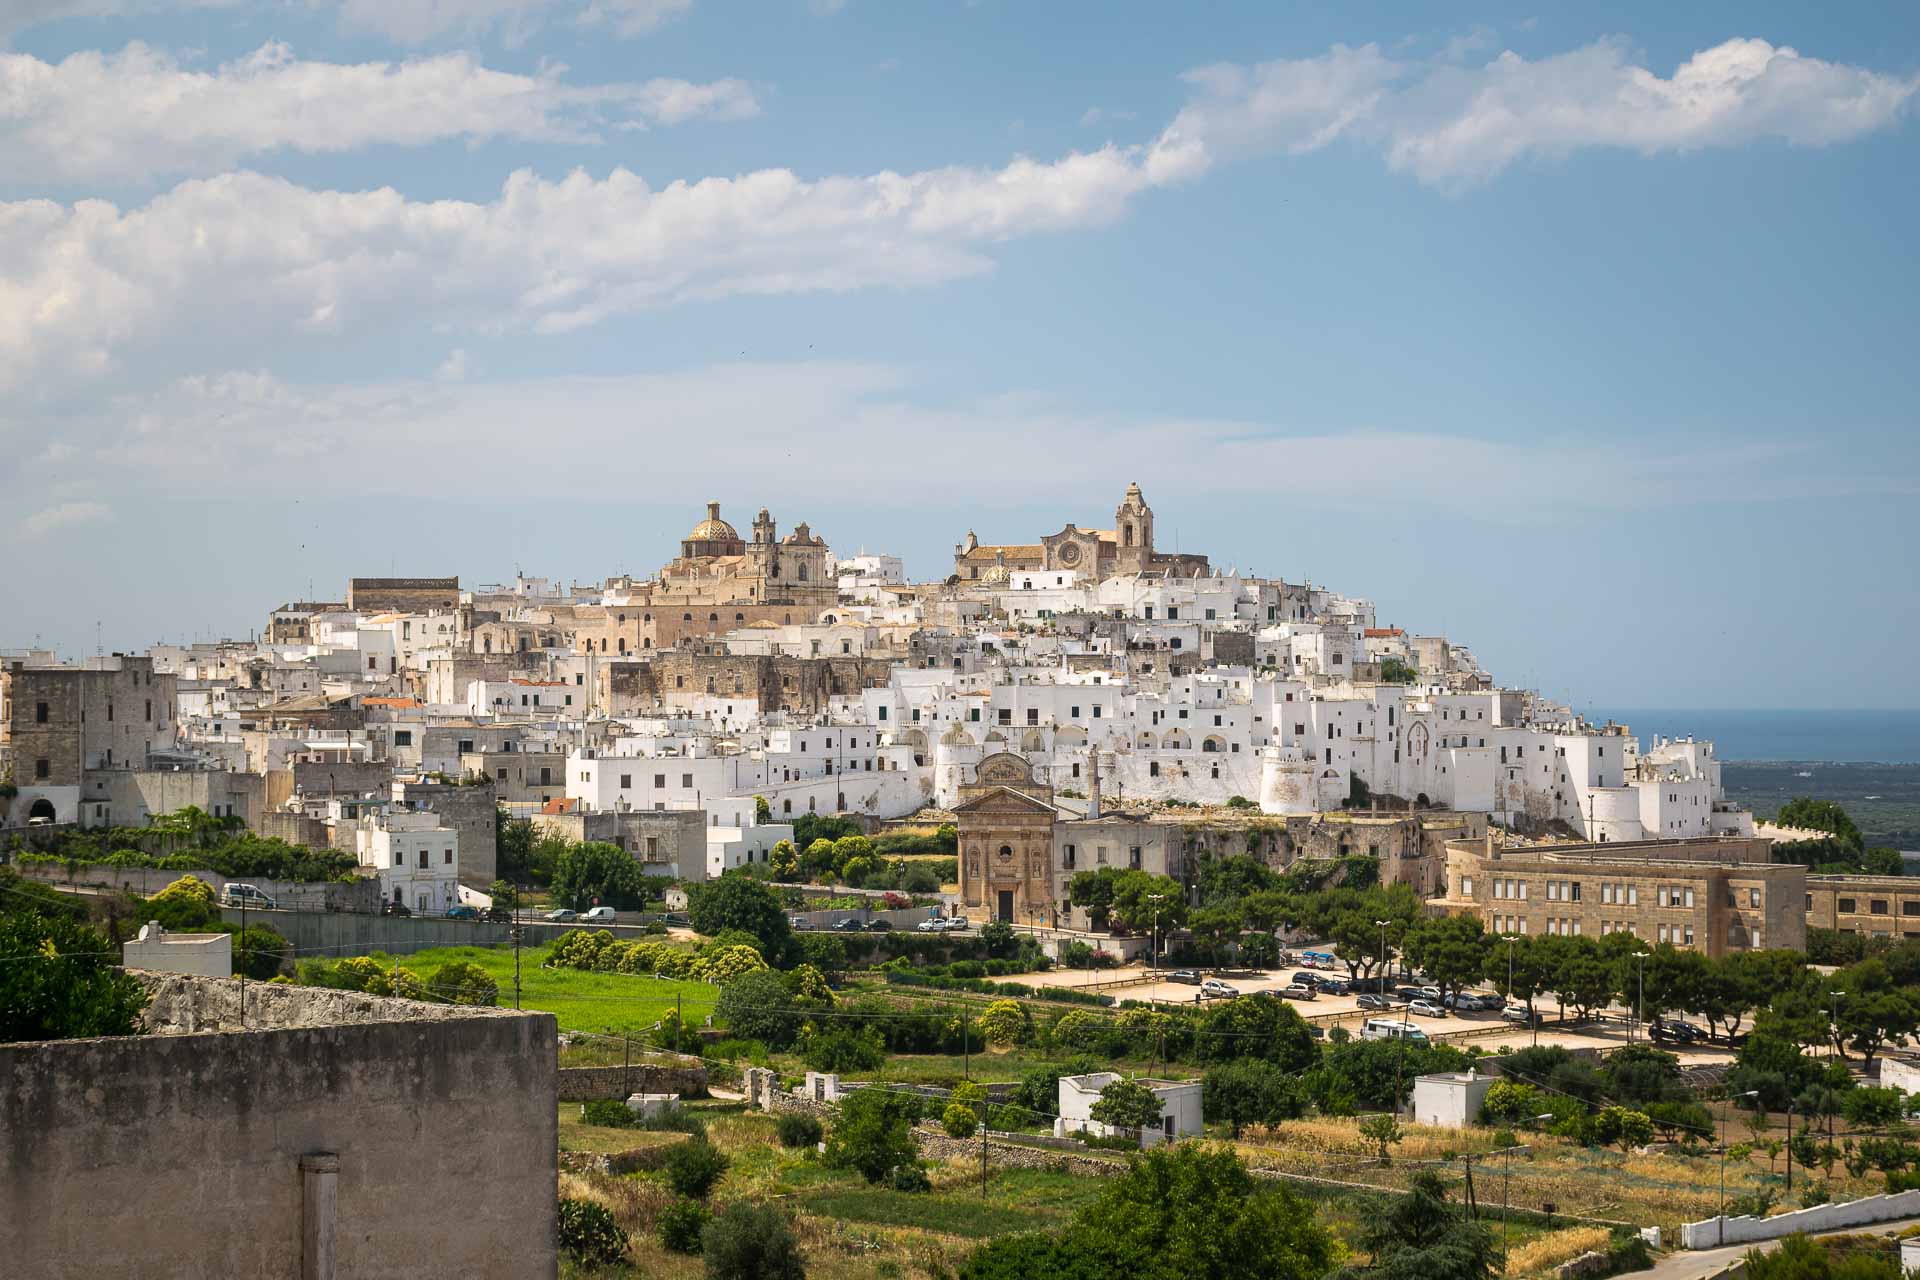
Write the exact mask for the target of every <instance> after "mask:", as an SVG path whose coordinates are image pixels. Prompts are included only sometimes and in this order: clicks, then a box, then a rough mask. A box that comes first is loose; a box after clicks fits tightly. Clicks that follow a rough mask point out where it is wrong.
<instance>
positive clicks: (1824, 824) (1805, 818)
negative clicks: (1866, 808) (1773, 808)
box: [1774, 796, 1864, 853]
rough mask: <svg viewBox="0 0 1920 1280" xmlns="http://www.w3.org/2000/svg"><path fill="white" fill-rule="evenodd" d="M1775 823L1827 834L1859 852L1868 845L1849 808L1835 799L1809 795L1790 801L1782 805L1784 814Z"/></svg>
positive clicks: (1781, 812) (1781, 809)
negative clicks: (1865, 844)
mask: <svg viewBox="0 0 1920 1280" xmlns="http://www.w3.org/2000/svg"><path fill="white" fill-rule="evenodd" d="M1774 821H1775V822H1776V823H1778V824H1779V825H1780V826H1783V827H1798V828H1800V829H1801V830H1804V831H1824V832H1826V833H1827V834H1828V835H1830V836H1832V837H1833V838H1834V839H1836V840H1838V841H1840V843H1842V844H1844V845H1846V846H1847V847H1848V848H1851V849H1852V850H1854V851H1855V852H1856V853H1857V852H1859V850H1860V849H1861V847H1862V846H1863V844H1864V839H1863V837H1862V836H1861V835H1860V828H1859V827H1857V826H1855V825H1854V822H1853V819H1852V818H1850V817H1848V816H1847V811H1846V810H1845V809H1842V808H1841V807H1840V806H1839V805H1837V804H1835V803H1834V802H1833V801H1831V800H1813V799H1809V798H1808V797H1806V796H1801V797H1799V798H1798V799H1795V800H1789V801H1788V802H1787V803H1785V804H1783V805H1781V806H1780V813H1779V815H1778V816H1776V817H1775V818H1774Z"/></svg>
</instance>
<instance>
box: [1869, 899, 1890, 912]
mask: <svg viewBox="0 0 1920 1280" xmlns="http://www.w3.org/2000/svg"><path fill="white" fill-rule="evenodd" d="M1868 906H1869V907H1870V908H1871V911H1872V914H1874V915H1876V916H1884V915H1886V914H1887V900H1886V899H1885V898H1874V899H1872V900H1871V901H1870V902H1869V903H1868Z"/></svg>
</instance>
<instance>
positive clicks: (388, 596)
mask: <svg viewBox="0 0 1920 1280" xmlns="http://www.w3.org/2000/svg"><path fill="white" fill-rule="evenodd" d="M459 606H460V579H459V578H457V577H455V578H353V579H350V580H349V581H348V583H347V608H348V609H349V610H350V611H352V612H354V613H432V612H435V611H439V610H446V609H457V608H458V607H459Z"/></svg>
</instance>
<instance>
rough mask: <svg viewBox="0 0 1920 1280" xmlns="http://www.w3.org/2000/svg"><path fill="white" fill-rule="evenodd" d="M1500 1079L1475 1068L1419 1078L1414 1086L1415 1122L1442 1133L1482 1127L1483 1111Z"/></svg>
mask: <svg viewBox="0 0 1920 1280" xmlns="http://www.w3.org/2000/svg"><path fill="white" fill-rule="evenodd" d="M1498 1078H1499V1077H1497V1076H1483V1075H1481V1074H1479V1073H1478V1072H1476V1071H1474V1070H1473V1069H1472V1068H1468V1069H1467V1070H1465V1071H1460V1072H1445V1073H1443V1074H1440V1075H1431V1076H1419V1077H1417V1078H1416V1079H1415V1080H1414V1082H1413V1122H1414V1123H1415V1124H1428V1125H1433V1126H1434V1127H1435V1128H1440V1129H1464V1128H1466V1127H1467V1126H1468V1125H1473V1124H1479V1123H1480V1108H1481V1105H1482V1104H1483V1103H1485V1102H1486V1100H1487V1090H1489V1089H1491V1088H1493V1084H1494V1081H1495V1080H1497V1079H1498Z"/></svg>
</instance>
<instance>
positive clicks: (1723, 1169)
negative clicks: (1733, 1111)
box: [1720, 1089, 1793, 1245]
mask: <svg viewBox="0 0 1920 1280" xmlns="http://www.w3.org/2000/svg"><path fill="white" fill-rule="evenodd" d="M1759 1096H1760V1091H1759V1090H1758V1089H1749V1090H1747V1091H1746V1092H1745V1093H1736V1094H1732V1095H1731V1096H1729V1097H1728V1098H1727V1101H1728V1102H1732V1101H1733V1100H1734V1098H1757V1097H1759ZM1787 1159H1789V1160H1791V1159H1793V1157H1792V1156H1788V1157H1787ZM1726 1242H1727V1113H1726V1112H1725V1111H1722V1112H1721V1113H1720V1243H1721V1244H1722V1245H1724V1244H1726Z"/></svg>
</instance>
